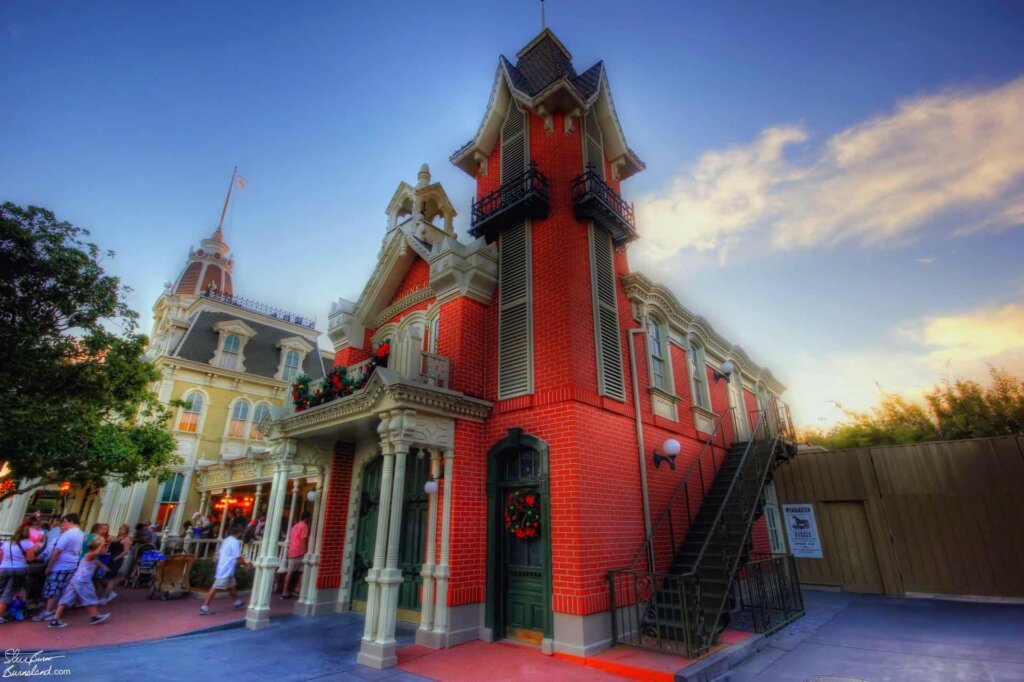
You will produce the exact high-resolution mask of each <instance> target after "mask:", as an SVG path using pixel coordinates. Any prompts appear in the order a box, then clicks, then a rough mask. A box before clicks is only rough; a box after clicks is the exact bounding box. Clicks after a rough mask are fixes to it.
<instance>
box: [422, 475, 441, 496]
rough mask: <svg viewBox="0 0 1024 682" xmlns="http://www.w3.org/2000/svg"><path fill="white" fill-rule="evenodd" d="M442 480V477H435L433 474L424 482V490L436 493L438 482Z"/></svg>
mask: <svg viewBox="0 0 1024 682" xmlns="http://www.w3.org/2000/svg"><path fill="white" fill-rule="evenodd" d="M440 480H442V479H441V478H434V477H433V476H431V477H430V480H429V481H427V482H426V483H424V484H423V492H425V493H426V494H428V495H436V494H437V487H438V486H437V482H438V481H440Z"/></svg>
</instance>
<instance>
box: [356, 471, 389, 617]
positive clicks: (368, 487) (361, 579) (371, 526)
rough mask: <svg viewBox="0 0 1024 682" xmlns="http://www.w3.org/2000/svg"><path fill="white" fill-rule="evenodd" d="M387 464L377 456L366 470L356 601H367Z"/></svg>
mask: <svg viewBox="0 0 1024 682" xmlns="http://www.w3.org/2000/svg"><path fill="white" fill-rule="evenodd" d="M383 465H384V458H383V457H374V458H373V459H372V460H370V462H369V463H367V465H366V466H365V467H363V484H362V492H361V493H360V500H359V525H358V527H357V529H356V553H355V561H354V566H353V567H352V599H353V600H355V601H361V602H365V601H366V593H367V585H366V572H367V571H368V570H370V568H371V567H372V566H373V545H374V543H375V542H376V539H377V515H378V513H379V511H380V479H381V472H382V470H383Z"/></svg>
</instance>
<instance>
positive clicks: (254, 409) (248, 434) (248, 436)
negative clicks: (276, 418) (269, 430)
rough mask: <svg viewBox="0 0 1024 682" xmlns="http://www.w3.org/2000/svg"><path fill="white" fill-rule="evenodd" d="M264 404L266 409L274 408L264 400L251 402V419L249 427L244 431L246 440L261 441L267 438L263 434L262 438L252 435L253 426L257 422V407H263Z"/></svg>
mask: <svg viewBox="0 0 1024 682" xmlns="http://www.w3.org/2000/svg"><path fill="white" fill-rule="evenodd" d="M264 405H265V406H266V408H267V409H268V410H272V409H274V406H273V405H271V404H270V403H268V402H267V401H266V400H260V401H259V402H256V403H253V406H252V419H250V420H249V428H248V430H247V431H246V432H245V433H246V440H262V441H265V440H267V437H266V436H263V437H262V438H257V437H254V436H253V435H252V430H253V428H255V427H256V425H257V424H258V423H259V422H258V421H257V420H256V413H257V412H259V409H260V408H261V407H263V406H264Z"/></svg>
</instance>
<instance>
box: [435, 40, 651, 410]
mask: <svg viewBox="0 0 1024 682" xmlns="http://www.w3.org/2000/svg"><path fill="white" fill-rule="evenodd" d="M451 161H452V163H453V164H455V165H456V166H457V167H458V168H460V169H462V170H463V171H465V172H466V173H468V174H469V175H471V176H473V177H474V178H475V179H476V182H477V191H476V201H474V203H473V209H472V218H471V222H472V224H471V229H470V233H471V234H472V235H473V236H475V237H483V238H485V239H486V240H487V241H488V242H497V244H498V249H499V259H500V273H499V274H500V276H499V286H498V289H499V297H500V302H499V306H498V308H499V310H498V313H497V315H498V318H499V319H498V324H497V329H498V343H497V346H498V370H497V378H496V390H495V393H496V397H497V398H498V399H499V400H502V399H511V398H516V397H519V396H523V395H528V394H533V393H536V392H538V391H544V390H555V389H561V388H566V387H569V386H571V387H572V388H573V389H575V390H581V389H582V390H584V391H595V392H596V393H597V394H599V395H600V396H602V397H605V398H607V399H610V400H613V401H616V402H625V401H626V398H627V387H626V382H625V375H626V372H625V366H624V363H623V349H624V335H625V329H626V328H627V327H628V326H629V325H628V324H627V320H628V319H630V318H631V315H629V314H628V311H629V303H628V300H627V299H626V297H625V294H624V293H623V291H622V289H621V286H620V285H619V278H620V277H621V276H622V275H625V274H627V273H628V270H629V267H628V262H627V259H626V254H625V248H624V247H625V246H626V245H627V244H628V243H629V242H631V241H632V240H633V239H635V238H636V236H637V235H636V227H635V223H634V219H633V207H632V205H630V204H628V203H626V202H625V201H623V200H622V197H621V195H620V183H621V182H622V181H623V180H625V179H626V178H628V177H630V176H632V175H634V174H635V173H638V172H639V171H641V170H643V169H644V164H643V162H642V161H640V159H639V158H638V157H637V155H636V154H635V153H634V152H633V151H632V150H631V149H630V148H629V146H628V145H627V144H626V138H625V136H624V134H623V132H622V128H621V126H620V125H619V120H618V116H617V115H616V113H615V105H614V102H613V100H612V96H611V89H610V87H609V84H608V77H607V74H606V72H605V68H604V63H603V62H598V63H597V64H594V65H593V66H591V67H590V68H588V69H587V70H585V71H583V72H582V73H578V72H577V71H576V69H575V68H574V66H573V63H572V55H571V54H570V53H569V51H568V50H567V49H566V48H565V46H564V45H563V44H562V42H561V41H560V40H559V39H558V38H557V37H556V36H555V34H554V33H552V32H551V31H550V30H548V29H545V30H544V31H542V32H541V33H540V34H539V35H538V36H537V37H536V38H534V39H533V40H531V41H530V42H529V44H527V45H526V46H525V47H524V48H523V49H522V50H520V51H519V53H518V55H517V61H516V63H515V64H514V65H513V64H512V63H511V62H510V61H509V60H508V59H506V58H504V57H500V58H499V60H498V68H497V73H496V75H495V79H494V86H493V87H492V90H491V96H490V100H489V102H488V105H487V111H486V113H485V114H484V118H483V121H482V122H481V124H480V127H479V128H478V129H477V132H476V135H475V136H474V137H473V139H472V140H471V141H470V142H469V143H467V144H466V145H465V146H464V147H462V148H461V149H460V150H458V151H457V152H456V153H455V154H453V155H452V157H451Z"/></svg>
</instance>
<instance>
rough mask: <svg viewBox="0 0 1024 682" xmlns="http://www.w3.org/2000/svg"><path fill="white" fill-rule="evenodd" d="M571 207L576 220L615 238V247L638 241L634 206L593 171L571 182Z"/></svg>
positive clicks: (613, 239) (586, 172) (589, 170)
mask: <svg viewBox="0 0 1024 682" xmlns="http://www.w3.org/2000/svg"><path fill="white" fill-rule="evenodd" d="M572 205H573V210H574V211H575V213H576V219H577V220H590V221H593V223H594V224H595V225H600V226H601V227H603V228H604V229H606V230H608V232H610V233H611V235H612V241H614V242H615V243H616V244H622V243H625V242H631V241H633V240H634V239H636V237H637V234H636V221H635V219H634V217H633V204H630V203H626V202H625V201H623V200H622V197H620V196H619V194H618V192H616V191H615V190H613V189H612V188H611V187H609V186H608V184H607V183H606V182H605V181H604V180H602V179H601V177H600V176H599V175H598V174H597V173H596V172H595V171H594V169H593V168H591V167H589V166H588V167H587V170H586V171H585V172H584V173H583V174H582V175H579V176H577V177H576V179H575V180H573V181H572Z"/></svg>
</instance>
